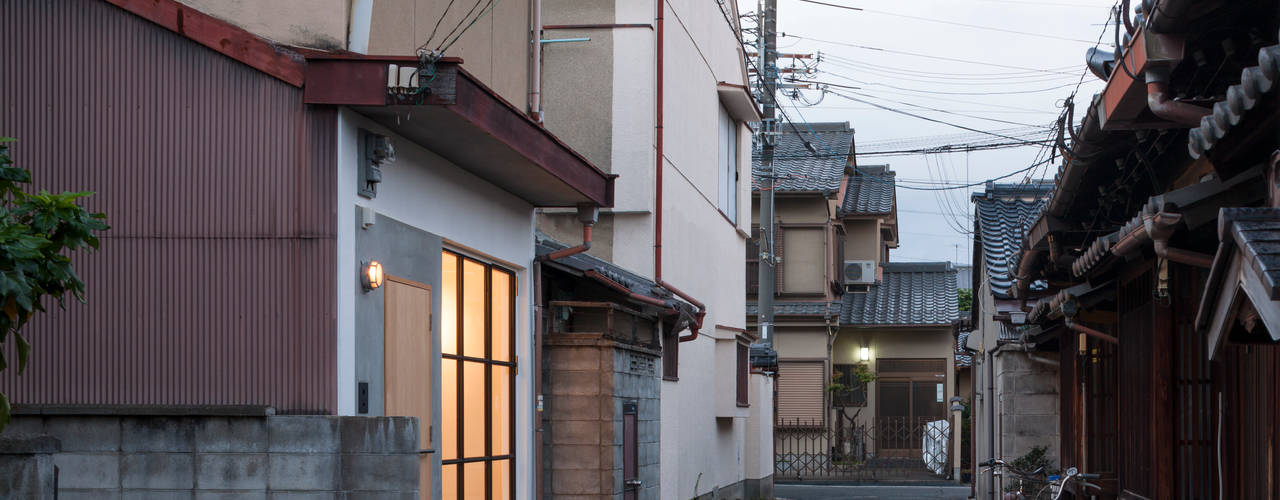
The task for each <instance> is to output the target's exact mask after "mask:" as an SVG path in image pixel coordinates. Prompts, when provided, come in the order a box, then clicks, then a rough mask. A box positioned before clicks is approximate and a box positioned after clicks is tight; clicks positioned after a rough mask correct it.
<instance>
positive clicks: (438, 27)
mask: <svg viewBox="0 0 1280 500" xmlns="http://www.w3.org/2000/svg"><path fill="white" fill-rule="evenodd" d="M453 2H454V0H449V3H448V4H447V5H445V6H444V12H441V13H440V18H439V19H436V25H435V27H433V28H431V35H430V36H428V37H427V41H425V42H422V45H419V46H418V50H422V49H425V48H426V47H427V45H430V44H431V40H433V39H435V37H436V31H438V30H439V29H440V22H441V21H444V18H445V16H448V15H449V9H451V8H453Z"/></svg>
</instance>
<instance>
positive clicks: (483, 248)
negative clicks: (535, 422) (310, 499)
mask: <svg viewBox="0 0 1280 500" xmlns="http://www.w3.org/2000/svg"><path fill="white" fill-rule="evenodd" d="M361 128H363V129H365V130H368V131H371V132H374V133H379V134H384V135H387V136H388V137H390V138H391V141H392V144H393V146H394V147H395V152H396V161H395V162H394V163H392V164H391V165H389V166H386V167H383V169H382V175H383V182H382V184H380V185H379V187H378V196H377V197H376V198H374V199H372V200H370V199H366V198H362V197H359V196H357V195H356V189H355V186H356V178H357V173H356V168H357V164H358V162H357V160H358V148H357V144H356V138H357V134H358V130H359V129H361ZM337 154H338V179H339V181H338V193H337V196H338V214H337V216H338V241H337V245H338V252H337V254H338V270H339V272H338V279H337V292H336V293H338V314H337V317H338V374H337V377H338V384H337V385H338V413H339V414H340V415H354V414H355V412H356V411H355V410H356V408H355V385H356V384H355V363H356V361H355V349H354V345H355V334H356V332H355V329H356V324H355V313H354V310H355V309H354V297H353V296H352V294H353V293H355V292H353V291H354V290H356V288H357V287H356V283H355V280H356V272H355V270H356V269H357V268H358V265H359V263H358V262H357V261H356V256H355V238H356V237H355V220H354V217H355V215H354V213H355V210H354V207H355V206H367V207H372V208H373V209H375V210H376V211H377V212H378V213H379V214H382V215H386V216H388V217H391V218H394V219H397V220H399V221H400V222H403V223H405V224H408V225H411V226H414V227H417V228H419V229H422V230H423V231H427V232H430V233H433V234H435V235H438V236H441V237H443V238H444V239H445V243H444V245H445V248H448V249H452V250H456V251H459V252H461V253H464V254H467V255H470V256H473V257H478V258H482V259H486V260H489V261H492V262H494V263H497V264H501V265H502V266H504V267H507V268H509V269H511V270H513V271H515V273H516V279H517V283H518V284H519V287H518V288H517V291H516V294H517V297H516V305H517V307H516V318H515V322H516V355H517V356H518V357H519V359H520V360H521V363H520V364H521V366H520V367H519V368H520V369H519V370H518V373H517V375H516V382H515V384H516V385H515V389H516V402H515V405H516V406H515V408H516V417H515V418H516V421H515V424H516V443H515V446H516V478H515V480H516V485H517V492H519V494H520V496H521V497H523V496H525V495H526V494H527V493H528V492H531V491H533V472H532V471H533V461H534V458H533V457H534V454H533V446H532V443H533V439H532V438H533V431H532V426H531V425H525V424H522V423H527V422H531V421H532V418H533V417H532V412H533V398H532V394H533V379H532V378H531V375H532V374H535V373H537V371H536V370H532V369H529V367H528V362H527V361H524V360H532V359H534V357H533V356H530V355H529V353H530V348H531V345H530V340H529V339H530V331H531V330H530V325H531V321H532V316H531V314H530V311H531V308H532V303H533V290H532V287H531V284H532V280H531V279H529V268H530V265H531V264H532V262H533V257H534V254H533V252H534V242H533V231H534V215H533V206H531V205H530V204H528V203H527V202H525V201H524V200H521V199H519V198H517V197H515V196H514V195H512V194H510V193H508V192H506V191H504V190H502V189H500V188H498V187H496V186H494V185H492V184H490V183H488V182H486V181H484V180H483V179H481V178H479V177H476V176H475V175H472V174H471V173H468V172H466V171H464V170H462V169H461V168H459V167H457V166H455V165H453V164H452V163H450V162H448V161H447V160H445V159H443V158H441V157H439V156H437V155H436V154H434V153H432V152H431V151H428V150H426V149H424V148H422V147H419V146H417V145H416V144H414V143H413V142H411V141H409V140H408V139H405V138H403V137H401V136H399V135H396V134H394V133H392V132H391V131H390V130H387V129H386V128H384V127H382V126H380V125H378V124H376V123H374V122H372V121H371V120H369V119H367V118H365V117H363V116H361V115H359V114H357V113H355V112H352V111H350V110H347V109H342V110H341V111H340V113H339V115H338V152H337ZM387 272H389V273H391V272H392V271H391V270H387ZM433 340H434V341H435V342H437V343H438V342H439V339H438V336H437V338H436V339H433ZM437 349H438V347H437ZM434 383H435V387H434V388H433V395H434V398H435V404H434V408H435V409H436V410H435V412H436V419H437V420H438V419H439V408H440V403H439V401H440V386H439V384H440V382H439V373H438V370H437V371H436V380H435V381H434ZM434 427H435V429H436V435H437V436H438V435H439V434H438V433H439V428H440V425H439V422H438V421H437V422H436V423H435V426H434ZM438 473H439V471H438V470H437V474H438ZM435 484H436V488H437V490H436V491H437V495H438V492H439V489H438V488H439V481H438V480H437V481H435Z"/></svg>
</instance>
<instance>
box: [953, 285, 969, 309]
mask: <svg viewBox="0 0 1280 500" xmlns="http://www.w3.org/2000/svg"><path fill="white" fill-rule="evenodd" d="M956 301H957V302H958V303H959V304H960V310H961V311H970V310H972V309H973V289H972V288H960V289H957V290H956Z"/></svg>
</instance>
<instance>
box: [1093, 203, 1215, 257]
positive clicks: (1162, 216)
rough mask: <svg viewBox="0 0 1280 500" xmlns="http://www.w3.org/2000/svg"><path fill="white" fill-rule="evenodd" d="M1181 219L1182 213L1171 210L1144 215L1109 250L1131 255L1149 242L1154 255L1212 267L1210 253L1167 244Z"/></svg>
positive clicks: (1122, 254) (1117, 253) (1118, 253)
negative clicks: (1140, 221) (1137, 224)
mask: <svg viewBox="0 0 1280 500" xmlns="http://www.w3.org/2000/svg"><path fill="white" fill-rule="evenodd" d="M1181 221H1182V214H1178V213H1172V212H1159V213H1157V214H1155V215H1153V216H1151V217H1144V218H1143V221H1142V226H1141V227H1138V228H1135V229H1134V230H1133V231H1130V232H1129V234H1126V235H1124V237H1122V238H1121V239H1120V241H1118V242H1116V244H1115V246H1113V247H1111V252H1112V253H1114V254H1116V255H1120V256H1128V255H1132V254H1133V252H1136V251H1138V250H1139V249H1140V248H1142V247H1143V246H1144V245H1145V244H1146V243H1148V242H1150V243H1151V244H1152V247H1153V248H1154V249H1155V252H1156V255H1157V256H1159V257H1160V258H1162V259H1166V260H1169V261H1171V262H1177V263H1179V264H1186V265H1188V266H1195V267H1200V268H1204V269H1208V268H1210V267H1213V256H1212V255H1208V254H1203V253H1200V252H1195V251H1192V250H1186V249H1182V248H1173V247H1170V246H1169V238H1170V237H1172V236H1173V233H1174V231H1176V230H1177V225H1178V223H1179V222H1181Z"/></svg>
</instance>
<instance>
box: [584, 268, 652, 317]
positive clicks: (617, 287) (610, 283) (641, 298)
mask: <svg viewBox="0 0 1280 500" xmlns="http://www.w3.org/2000/svg"><path fill="white" fill-rule="evenodd" d="M583 274H585V275H586V276H587V277H589V278H591V279H594V280H596V281H599V282H600V283H601V284H603V285H605V286H607V287H609V288H612V289H613V290H614V291H616V292H618V293H621V294H623V295H626V296H627V298H628V299H631V300H634V301H637V302H643V303H645V304H649V305H651V306H658V307H661V308H663V309H670V308H669V307H668V306H667V303H666V302H663V301H662V300H660V299H655V298H653V297H649V296H646V295H641V294H638V293H635V292H632V291H631V290H630V289H628V288H627V287H625V286H622V284H621V283H618V282H617V281H614V280H611V279H609V277H608V276H605V275H603V274H600V273H599V272H596V271H595V270H588V271H586V272H585V273H583Z"/></svg>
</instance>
